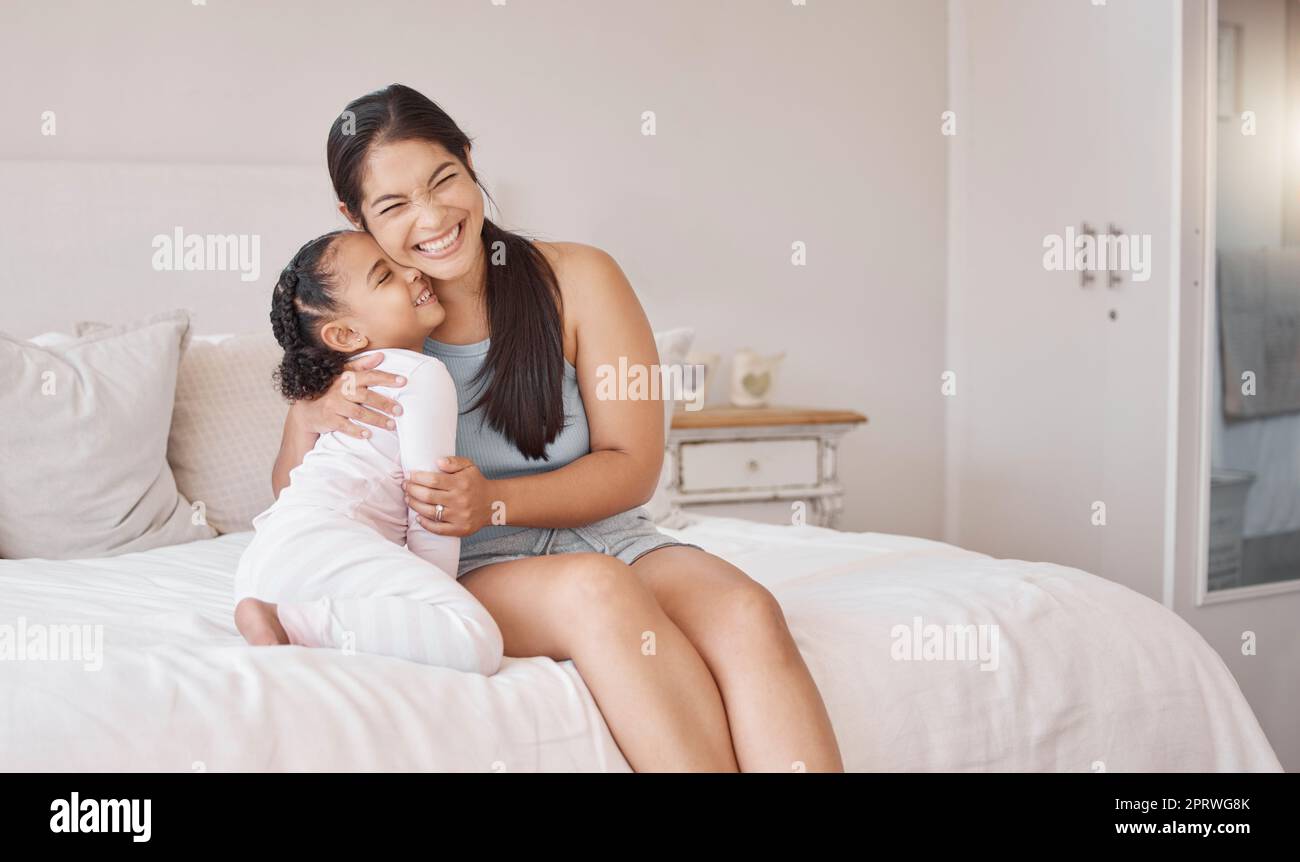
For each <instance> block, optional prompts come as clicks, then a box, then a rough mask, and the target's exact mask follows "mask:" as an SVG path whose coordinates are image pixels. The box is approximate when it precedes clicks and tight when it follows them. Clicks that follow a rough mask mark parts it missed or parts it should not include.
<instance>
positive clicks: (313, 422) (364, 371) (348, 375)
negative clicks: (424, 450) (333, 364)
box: [289, 353, 406, 437]
mask: <svg viewBox="0 0 1300 862" xmlns="http://www.w3.org/2000/svg"><path fill="white" fill-rule="evenodd" d="M383 360H384V354H382V353H372V354H371V355H370V356H363V357H362V358H361V359H356V360H353V361H352V362H349V363H347V364H346V365H344V366H343V369H344V370H343V373H342V374H340V375H339V376H338V378H337V379H336V380H335V381H334V384H333V385H332V386H330V388H329V391H328V392H326V393H325V394H324V395H321V396H319V397H318V398H313V399H311V400H303V401H295V402H294V404H293V406H292V407H291V408H289V409H290V411H291V412H293V413H294V414H295V416H294V420H295V422H296V423H297V426H298V427H299V428H300V429H302V430H304V431H310V432H312V433H314V434H327V433H329V432H330V431H341V432H343V433H344V434H347V435H349V436H351V437H369V436H370V430H369V429H368V428H366V427H365V426H366V425H372V426H374V427H375V428H388V429H389V430H392V429H394V428H396V427H397V425H396V423H394V422H393V420H392V419H391V418H390V417H392V416H399V415H401V412H402V407H401V405H400V404H398V403H397V402H396V401H394V400H393V399H391V398H385V397H384V396H382V395H380V394H379V393H377V392H371V391H370V387H371V386H405V385H406V378H405V377H398V376H397V375H394V374H389V373H388V372H386V371H375V370H373V369H374V367H375V366H376V365H378V364H379V363H380V362H382V361H383Z"/></svg>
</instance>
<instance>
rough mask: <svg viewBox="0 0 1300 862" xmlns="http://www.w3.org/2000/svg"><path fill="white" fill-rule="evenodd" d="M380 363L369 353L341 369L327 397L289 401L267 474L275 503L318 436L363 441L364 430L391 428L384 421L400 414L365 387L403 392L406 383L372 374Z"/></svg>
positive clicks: (389, 401) (397, 408)
mask: <svg viewBox="0 0 1300 862" xmlns="http://www.w3.org/2000/svg"><path fill="white" fill-rule="evenodd" d="M383 361H384V354H382V353H372V354H371V355H369V356H364V357H362V358H361V359H358V360H356V361H355V362H349V363H348V364H347V365H345V366H344V369H345V370H344V372H343V374H342V375H340V376H339V378H338V379H337V380H335V381H334V385H333V386H331V387H330V389H329V391H328V392H326V393H325V394H324V395H322V396H320V397H319V398H315V399H312V400H309V401H295V402H294V403H293V405H292V406H290V407H289V413H288V415H287V416H285V419H284V433H283V434H282V435H281V436H280V452H279V454H277V455H276V456H275V466H274V467H272V468H271V492H272V493H273V494H275V496H276V498H277V499H278V498H279V496H280V492H281V491H283V490H284V489H285V487H287V486H288V484H289V473H290V472H291V471H292V470H293V468H294V467H297V466H298V465H299V464H301V463H302V459H303V458H305V457H306V456H307V453H308V452H310V451H311V450H312V447H314V446H315V445H316V440H317V438H318V437H320V435H321V434H324V433H326V432H328V431H341V432H343V433H344V434H349V435H351V436H353V437H366V436H369V434H370V432H369V431H367V430H366V428H365V425H373V426H374V427H376V428H392V427H393V424H392V419H391V418H390V417H392V416H395V415H398V414H400V413H401V410H402V408H401V406H400V405H398V403H397V402H396V401H393V400H392V399H391V398H385V397H384V396H383V395H380V394H379V393H377V392H371V391H370V389H369V387H371V386H403V385H405V383H406V380H405V379H404V378H402V377H398V376H396V375H393V374H389V373H388V372H386V371H374V370H372V369H373V368H374V367H375V366H376V365H378V364H379V363H380V362H383Z"/></svg>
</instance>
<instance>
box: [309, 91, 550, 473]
mask: <svg viewBox="0 0 1300 862" xmlns="http://www.w3.org/2000/svg"><path fill="white" fill-rule="evenodd" d="M411 140H415V141H428V142H431V143H436V144H440V145H442V147H443V148H444V149H446V150H447V152H449V153H451V154H452V155H453V156H455V157H456V158H457V159H459V160H460V163H461V165H462V166H463V167H464V169H465V171H466V172H467V173H468V174H469V176H470V178H471V179H473V180H474V182H475V183H477V184H478V185H479V187H480V188H482V185H483V184H482V183H481V182H479V178H478V176H477V175H476V174H475V173H474V170H473V168H472V167H470V164H469V160H468V158H467V156H468V153H469V146H470V139H469V137H468V136H467V135H466V134H465V133H464V132H463V131H461V129H460V127H459V126H457V125H456V123H455V121H453V120H452V118H451V117H449V116H447V114H446V112H445V111H443V110H442V108H440V107H438V106H437V105H436V104H434V102H432V101H431V100H430V99H429V98H427V97H426V96H424V95H422V94H421V93H419V92H417V91H416V90H413V89H411V88H410V87H406V86H403V85H401V84H392V85H390V86H388V87H385V88H384V89H382V90H378V91H376V92H374V93H369V94H367V95H365V96H362V97H361V98H359V99H354V100H353V101H352V102H351V103H349V104H348V106H347V109H346V110H344V111H343V113H342V114H340V115H339V117H338V119H337V120H335V122H334V124H333V125H332V126H331V127H330V133H329V141H328V143H327V145H326V153H325V155H326V161H327V162H328V164H329V171H330V179H331V180H333V182H334V193H335V194H336V195H338V199H339V200H340V201H341V202H342V203H343V204H344V206H346V207H347V210H348V212H349V213H352V214H353V217H354V218H355V219H357V220H358V221H359V222H361V223H363V224H364V220H363V219H362V217H361V184H362V179H363V175H364V172H365V165H366V158H367V156H368V155H369V152H370V149H371V148H372V147H375V146H379V145H381V144H385V143H395V142H398V141H411ZM483 191H484V193H485V194H487V196H488V199H489V200H491V197H492V196H491V194H489V193H488V192H487V189H484V190H483ZM481 236H482V239H483V253H484V256H485V258H486V269H487V284H486V287H485V288H484V297H483V299H484V303H485V306H486V310H487V322H488V336H489V338H491V344H490V345H489V346H488V353H487V356H486V357H485V358H484V360H483V365H482V367H481V368H480V369H479V372H478V375H477V377H475V379H474V381H471V382H474V383H481V382H482V381H484V380H486V381H487V386H486V387H485V388H484V389H483V391H482V392H481V394H480V395H479V397H478V398H477V399H476V400H475V402H474V403H473V404H471V405H469V406H468V407H467V408H466V409H467V410H474V409H477V408H479V407H480V406H481V407H482V408H483V416H484V418H485V420H486V421H487V424H488V425H489V426H491V427H492V428H494V429H496V430H497V431H499V432H500V433H501V434H502V435H503V436H504V437H505V438H506V439H507V440H509V441H510V442H511V443H513V444H514V445H515V447H516V448H518V450H519V451H520V453H522V454H523V455H524V456H525V457H527V458H532V459H541V460H546V459H547V458H546V447H547V446H548V445H549V444H550V443H551V441H553V440H554V439H555V438H556V437H557V436H559V433H560V431H561V430H562V429H563V428H564V421H565V416H564V325H563V316H562V312H563V309H562V306H561V299H560V287H559V281H558V280H557V278H556V276H555V272H554V270H553V269H552V268H551V265H550V263H549V262H548V261H547V260H546V257H545V256H544V255H543V254H542V252H541V250H540V249H538V248H537V246H536V245H535V244H534V243H533V242H532V241H531V240H529V239H528V238H526V237H524V236H522V235H520V234H517V233H513V232H511V231H508V230H505V229H504V228H502V227H500V226H498V225H496V224H493V223H492V222H491V221H490V220H489V219H487V218H486V217H485V218H484V219H483V230H482V233H481ZM497 260H503V261H504V262H502V263H497Z"/></svg>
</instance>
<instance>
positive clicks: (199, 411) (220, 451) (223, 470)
mask: <svg viewBox="0 0 1300 862" xmlns="http://www.w3.org/2000/svg"><path fill="white" fill-rule="evenodd" d="M280 356H281V350H280V346H279V345H278V344H276V343H275V339H274V338H272V337H271V336H270V335H269V334H267V335H235V336H231V337H228V338H222V339H219V340H218V339H212V340H209V339H195V340H194V342H193V343H191V344H190V346H189V349H188V350H187V351H186V352H185V356H184V357H183V358H182V359H181V369H180V376H179V378H178V380H177V381H176V412H175V415H174V417H173V418H172V427H171V439H170V440H169V442H168V444H167V460H168V461H169V462H170V463H171V466H172V471H173V472H174V473H175V474H176V484H177V486H178V487H179V488H180V489H181V493H182V494H184V495H185V496H186V497H187V498H188V499H190V500H193V501H195V502H196V503H202V504H203V511H204V512H205V514H206V517H207V520H208V523H209V524H210V525H212V527H214V528H215V529H216V530H217V532H219V533H234V532H239V531H241V530H251V529H252V524H251V523H250V522H251V521H252V520H253V517H254V516H255V515H257V514H258V513H259V512H261V511H262V510H264V509H266V508H267V507H268V506H270V505H271V503H273V502H274V501H275V498H274V496H273V495H272V493H271V468H272V467H273V466H274V465H275V456H276V453H278V452H279V451H280V435H281V432H282V430H283V429H284V419H285V414H286V413H287V412H288V410H289V405H288V403H286V402H285V400H284V399H283V398H281V397H280V393H279V392H278V391H277V390H276V388H275V384H274V383H273V382H272V380H271V373H272V372H273V371H274V370H275V367H276V366H277V365H278V364H279V363H280Z"/></svg>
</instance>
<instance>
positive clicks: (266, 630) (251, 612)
mask: <svg viewBox="0 0 1300 862" xmlns="http://www.w3.org/2000/svg"><path fill="white" fill-rule="evenodd" d="M235 628H237V629H239V633H240V634H241V635H243V636H244V640H246V641H248V642H249V643H250V644H252V645H253V646H276V645H277V644H288V643H289V635H287V634H285V631H284V626H282V625H280V617H279V615H277V614H276V612H275V605H273V604H271V603H270V602H264V601H262V600H261V599H255V598H253V597H252V596H249V597H248V598H246V599H241V600H240V602H239V604H237V605H235Z"/></svg>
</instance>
